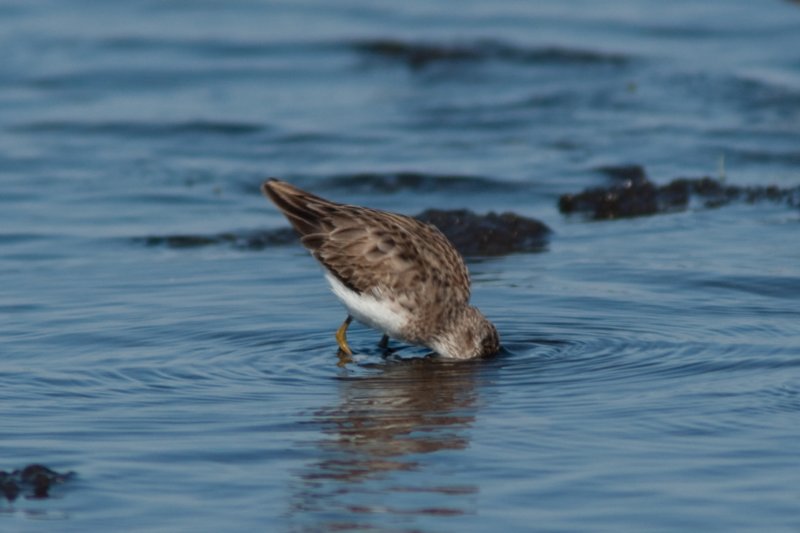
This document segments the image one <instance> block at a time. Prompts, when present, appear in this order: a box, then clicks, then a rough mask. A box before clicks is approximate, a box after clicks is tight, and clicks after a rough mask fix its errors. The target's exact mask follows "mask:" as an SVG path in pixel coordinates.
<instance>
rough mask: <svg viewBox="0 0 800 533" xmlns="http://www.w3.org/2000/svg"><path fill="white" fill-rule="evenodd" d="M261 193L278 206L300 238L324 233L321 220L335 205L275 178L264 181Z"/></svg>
mask: <svg viewBox="0 0 800 533" xmlns="http://www.w3.org/2000/svg"><path fill="white" fill-rule="evenodd" d="M261 191H262V192H263V193H264V195H265V196H267V198H269V199H270V200H272V202H273V203H274V204H275V205H276V206H278V209H280V210H281V212H282V213H283V214H284V215H285V216H286V218H287V219H288V220H289V222H290V223H291V224H292V226H294V229H296V230H297V232H298V233H300V235H301V236H306V235H310V234H314V233H319V232H321V231H324V230H325V229H326V228H324V227H323V220H324V218H325V217H326V215H328V214H329V213H330V212H331V208H333V207H334V206H335V205H336V204H334V203H333V202H330V201H328V200H325V199H324V198H320V197H319V196H315V195H313V194H311V193H308V192H306V191H303V190H301V189H298V188H297V187H295V186H293V185H290V184H288V183H286V182H285V181H281V180H278V179H275V178H270V179H268V180H267V181H265V182H264V183H263V184H262V185H261Z"/></svg>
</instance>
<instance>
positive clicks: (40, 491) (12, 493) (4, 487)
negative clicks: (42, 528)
mask: <svg viewBox="0 0 800 533" xmlns="http://www.w3.org/2000/svg"><path fill="white" fill-rule="evenodd" d="M74 476H75V473H74V472H66V473H63V474H62V473H59V472H56V471H55V470H52V469H51V468H48V467H46V466H44V465H40V464H30V465H28V466H26V467H24V468H22V469H19V470H12V471H11V472H6V471H5V470H0V493H2V497H3V498H5V499H6V500H8V501H9V502H13V501H14V500H16V499H17V498H19V497H20V496H22V497H25V498H28V499H43V498H48V497H50V489H51V488H52V487H53V486H55V485H60V484H62V483H64V482H66V481H68V480H69V479H72V478H73V477H74Z"/></svg>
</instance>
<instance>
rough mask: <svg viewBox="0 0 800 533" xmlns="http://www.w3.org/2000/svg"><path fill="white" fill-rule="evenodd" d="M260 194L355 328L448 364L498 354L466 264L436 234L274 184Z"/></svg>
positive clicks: (405, 219)
mask: <svg viewBox="0 0 800 533" xmlns="http://www.w3.org/2000/svg"><path fill="white" fill-rule="evenodd" d="M262 190H263V192H264V194H265V195H266V196H267V197H268V198H270V199H271V200H272V201H273V202H274V203H275V205H276V206H278V208H279V209H280V210H281V211H282V212H283V214H284V215H286V218H287V219H288V220H289V222H290V223H291V224H292V226H294V228H295V229H296V230H297V232H298V233H299V234H300V236H301V242H302V243H303V245H304V246H305V247H306V248H308V249H309V251H310V252H311V253H312V255H313V256H314V257H315V258H316V259H317V260H318V261H319V262H320V263H321V264H322V265H323V267H324V268H325V270H326V278H327V279H328V281H329V282H330V284H331V287H332V288H333V291H334V294H336V296H337V297H338V298H339V299H340V300H341V301H342V303H344V305H345V307H347V309H348V312H349V313H350V315H352V316H353V317H354V318H355V319H356V320H358V321H359V322H362V323H364V324H366V325H368V326H370V327H373V328H375V329H378V330H380V331H382V332H384V333H385V334H387V335H388V336H390V337H392V338H396V339H400V340H403V341H406V342H410V343H412V344H419V345H423V346H427V347H429V348H431V349H433V350H435V351H436V352H438V353H439V354H441V355H443V356H446V357H451V358H456V359H467V358H472V357H479V356H485V355H491V354H493V353H495V352H496V351H497V350H498V349H499V339H498V336H497V331H496V330H495V328H494V326H493V325H492V324H491V323H490V322H489V321H488V320H486V318H484V316H483V315H482V314H481V313H480V311H478V310H477V309H476V308H474V307H471V306H470V305H469V297H470V281H469V273H468V272H467V267H466V265H465V264H464V261H463V259H462V258H461V256H460V255H459V253H458V252H457V251H456V250H455V248H453V246H452V244H450V242H449V241H448V240H447V238H446V237H445V236H444V235H443V234H442V233H441V232H440V231H439V230H438V229H437V228H436V227H434V226H432V225H429V224H425V223H423V222H420V221H418V220H416V219H414V218H411V217H407V216H404V215H399V214H394V213H387V212H385V211H379V210H376V209H369V208H366V207H360V206H353V205H344V204H338V203H335V202H331V201H329V200H325V199H323V198H320V197H318V196H315V195H313V194H310V193H308V192H305V191H302V190H300V189H298V188H296V187H294V186H292V185H290V184H288V183H286V182H283V181H279V180H276V179H270V180H268V181H266V182H265V183H264V184H263V185H262ZM347 324H349V321H347V322H346V323H345V324H344V325H343V326H342V329H340V333H341V335H342V338H343V337H344V330H346V327H347ZM337 338H339V337H338V335H337ZM341 345H342V342H341V341H340V346H341ZM343 349H346V341H345V345H344V346H343Z"/></svg>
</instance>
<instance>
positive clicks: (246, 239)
mask: <svg viewBox="0 0 800 533" xmlns="http://www.w3.org/2000/svg"><path fill="white" fill-rule="evenodd" d="M415 218H417V219H418V220H421V221H423V222H426V223H429V224H433V225H434V226H436V227H437V228H439V230H440V231H441V232H442V233H444V234H445V235H446V236H447V238H448V239H450V241H451V242H452V243H453V245H454V246H455V247H456V249H457V250H458V251H459V252H460V253H461V254H462V255H466V256H497V255H505V254H511V253H517V252H538V251H542V250H544V249H545V248H546V246H547V243H548V239H549V236H550V234H551V233H552V231H551V230H550V228H549V227H548V226H547V225H545V224H544V223H542V222H540V221H538V220H536V219H532V218H527V217H523V216H520V215H517V214H515V213H501V214H496V213H493V212H491V213H488V214H486V215H478V214H476V213H473V212H472V211H469V210H467V209H456V210H439V209H428V210H426V211H424V212H422V213H420V214H418V215H416V217H415ZM133 240H134V242H136V243H139V244H144V245H146V246H166V247H168V248H197V247H202V246H214V245H229V246H232V247H234V248H237V249H242V250H261V249H263V248H266V247H269V246H282V245H286V244H291V243H294V242H295V241H297V240H298V239H297V235H296V234H295V232H294V230H292V229H291V228H278V229H267V230H247V231H241V232H226V233H219V234H216V235H164V236H157V235H151V236H147V237H136V238H134V239H133Z"/></svg>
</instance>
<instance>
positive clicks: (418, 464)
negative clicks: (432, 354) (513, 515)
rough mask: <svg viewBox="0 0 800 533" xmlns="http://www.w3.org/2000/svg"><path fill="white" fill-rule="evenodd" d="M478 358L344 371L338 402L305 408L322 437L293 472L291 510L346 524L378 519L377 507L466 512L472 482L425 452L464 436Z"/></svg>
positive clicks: (471, 503)
mask: <svg viewBox="0 0 800 533" xmlns="http://www.w3.org/2000/svg"><path fill="white" fill-rule="evenodd" d="M481 364H482V363H481V362H480V361H475V362H460V363H447V362H443V361H441V360H437V359H410V360H402V361H394V362H387V363H384V364H381V365H375V366H374V367H371V368H365V367H361V369H360V370H366V372H367V373H368V374H367V375H361V376H347V375H343V376H342V377H341V378H340V385H341V386H340V394H341V401H340V404H339V405H338V406H336V407H334V408H330V409H321V410H319V411H317V412H315V413H314V422H315V423H317V424H319V425H320V426H321V428H322V432H323V434H324V435H325V436H326V437H325V438H323V439H322V440H320V441H318V442H317V443H316V445H317V447H318V450H317V451H318V454H319V457H320V458H319V459H318V460H316V461H314V462H313V463H311V464H310V465H308V466H307V467H306V468H304V469H303V470H302V471H301V472H300V473H299V476H298V477H299V479H298V482H299V485H298V487H297V488H298V490H297V491H296V492H295V499H294V502H293V505H292V507H293V512H292V514H293V515H294V516H295V517H296V518H300V517H301V516H302V517H303V518H305V519H307V520H308V519H312V520H314V522H315V523H316V524H317V525H320V522H319V520H324V521H325V522H328V523H327V524H325V526H326V529H327V528H331V527H333V528H336V529H349V528H363V527H369V526H370V525H376V526H377V525H379V524H378V523H376V524H370V518H377V517H378V515H380V516H382V517H386V516H387V515H390V516H394V517H398V518H399V517H401V516H402V517H405V518H406V519H409V518H411V517H414V516H420V515H425V516H453V515H463V514H469V513H471V512H473V511H474V509H475V507H476V505H475V503H476V502H475V500H476V499H477V492H478V487H477V485H474V484H471V483H464V482H463V478H460V477H459V476H458V475H457V474H459V473H462V472H458V471H456V470H455V467H453V466H452V463H448V462H446V461H445V462H442V461H436V460H432V459H433V458H432V456H431V455H430V454H433V453H435V452H446V451H456V450H462V449H464V448H466V447H467V446H468V445H469V428H470V426H471V425H472V423H473V422H474V420H475V416H476V412H477V409H478V398H477V392H476V386H475V382H476V374H478V370H479V368H480V367H481ZM448 464H450V465H451V466H450V467H448ZM453 479H455V480H456V481H453ZM458 480H462V481H458Z"/></svg>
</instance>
